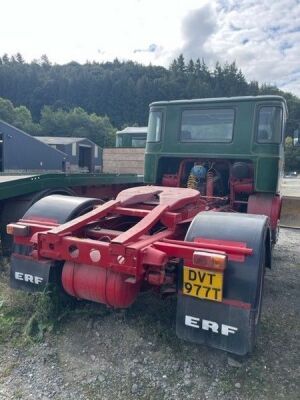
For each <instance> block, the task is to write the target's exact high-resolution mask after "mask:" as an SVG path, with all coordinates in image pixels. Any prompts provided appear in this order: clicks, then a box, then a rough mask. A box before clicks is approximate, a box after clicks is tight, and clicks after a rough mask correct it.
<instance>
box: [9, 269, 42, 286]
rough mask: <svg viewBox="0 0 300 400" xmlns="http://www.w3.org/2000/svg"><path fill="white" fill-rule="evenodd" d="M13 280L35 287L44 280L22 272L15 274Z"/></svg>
mask: <svg viewBox="0 0 300 400" xmlns="http://www.w3.org/2000/svg"><path fill="white" fill-rule="evenodd" d="M15 279H17V280H18V281H24V282H30V283H34V284H36V285H39V284H40V283H42V282H43V280H44V279H43V278H41V277H40V276H35V275H30V274H23V273H22V272H15Z"/></svg>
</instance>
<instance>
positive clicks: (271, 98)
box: [150, 95, 287, 108]
mask: <svg viewBox="0 0 300 400" xmlns="http://www.w3.org/2000/svg"><path fill="white" fill-rule="evenodd" d="M274 100H277V101H281V102H282V103H284V105H285V107H286V108H287V105H286V101H285V98H284V97H282V96H275V95H264V96H237V97H215V98H204V99H190V100H171V101H155V102H153V103H151V104H150V107H152V106H167V105H172V104H174V105H187V104H208V103H232V102H252V101H274Z"/></svg>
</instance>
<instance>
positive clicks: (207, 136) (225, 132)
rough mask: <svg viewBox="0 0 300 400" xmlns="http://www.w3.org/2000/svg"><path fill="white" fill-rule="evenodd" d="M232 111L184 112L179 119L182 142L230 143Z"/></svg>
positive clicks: (232, 120) (232, 124)
mask: <svg viewBox="0 0 300 400" xmlns="http://www.w3.org/2000/svg"><path fill="white" fill-rule="evenodd" d="M233 126H234V109H230V108H226V109H225V108H224V109H221V108H218V109H207V110H204V109H202V110H199V109H198V110H196V109H195V110H184V111H183V112H182V119H181V131H180V139H181V141H182V142H223V143H224V142H231V141H232V136H233Z"/></svg>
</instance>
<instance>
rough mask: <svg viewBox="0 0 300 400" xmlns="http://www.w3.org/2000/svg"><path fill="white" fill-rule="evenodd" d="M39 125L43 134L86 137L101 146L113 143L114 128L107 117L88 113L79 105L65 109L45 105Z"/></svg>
mask: <svg viewBox="0 0 300 400" xmlns="http://www.w3.org/2000/svg"><path fill="white" fill-rule="evenodd" d="M40 125H41V131H42V132H43V134H44V135H50V136H77V137H86V138H88V139H90V140H92V141H93V142H95V143H97V144H98V145H99V146H101V147H104V146H111V145H112V144H113V143H115V132H116V129H115V128H114V127H113V126H112V125H111V123H110V120H109V118H108V117H107V116H104V117H101V116H99V115H97V114H95V113H93V114H88V113H87V112H86V111H85V110H83V109H82V108H81V107H76V108H74V109H72V110H70V111H65V110H63V109H58V110H53V109H52V108H51V107H49V106H45V107H44V108H43V110H42V113H41V120H40Z"/></svg>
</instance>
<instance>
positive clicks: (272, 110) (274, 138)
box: [256, 106, 282, 143]
mask: <svg viewBox="0 0 300 400" xmlns="http://www.w3.org/2000/svg"><path fill="white" fill-rule="evenodd" d="M256 139H257V142H258V143H281V140H282V108H281V107H274V106H273V107H272V106H268V107H267V106H266V107H261V108H260V109H259V114H258V124H257V136H256Z"/></svg>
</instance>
